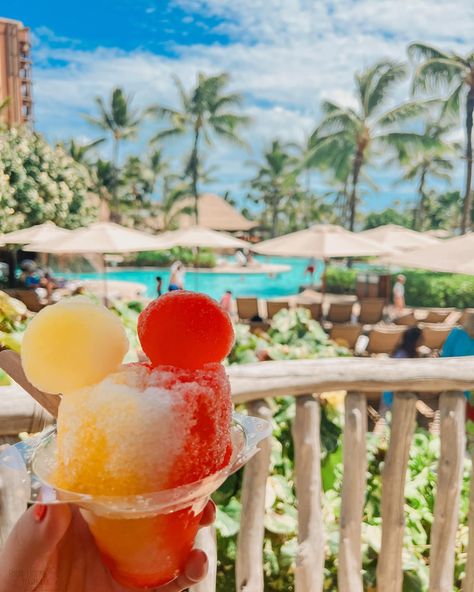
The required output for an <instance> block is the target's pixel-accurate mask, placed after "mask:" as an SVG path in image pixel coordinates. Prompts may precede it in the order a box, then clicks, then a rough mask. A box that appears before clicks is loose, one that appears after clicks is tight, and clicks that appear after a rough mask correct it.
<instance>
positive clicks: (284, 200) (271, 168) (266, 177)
mask: <svg viewBox="0 0 474 592" xmlns="http://www.w3.org/2000/svg"><path fill="white" fill-rule="evenodd" d="M291 147H292V145H290V144H282V143H281V142H280V140H273V142H272V144H271V146H270V148H267V149H266V150H265V151H264V154H263V162H262V163H253V165H254V166H257V167H258V171H257V174H256V176H255V177H254V178H253V179H252V180H251V181H250V187H251V188H252V189H253V190H255V191H256V192H257V193H256V194H255V193H253V194H250V195H249V198H250V199H251V200H252V201H254V202H255V203H258V204H262V203H263V204H264V205H265V206H266V207H265V209H264V210H263V211H262V222H263V224H264V225H265V223H266V219H265V218H266V216H267V215H268V216H269V218H270V220H269V227H270V234H271V236H272V237H274V236H276V234H277V231H278V221H279V217H280V215H281V214H282V213H283V212H284V211H285V208H286V207H287V205H288V203H289V201H290V200H291V199H292V198H293V196H294V195H295V194H296V193H298V192H300V191H301V187H300V186H299V184H298V175H299V174H300V168H299V161H298V158H297V156H296V155H293V154H291V152H290V149H291Z"/></svg>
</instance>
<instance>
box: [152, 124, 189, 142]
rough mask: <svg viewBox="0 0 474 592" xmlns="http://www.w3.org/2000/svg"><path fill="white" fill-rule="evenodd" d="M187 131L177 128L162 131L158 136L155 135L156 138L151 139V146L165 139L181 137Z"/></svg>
mask: <svg viewBox="0 0 474 592" xmlns="http://www.w3.org/2000/svg"><path fill="white" fill-rule="evenodd" d="M185 131H186V130H185V129H184V128H177V127H170V128H167V129H164V130H161V131H159V132H157V133H156V134H154V136H152V138H151V139H150V144H156V143H158V142H161V141H162V140H164V139H165V138H171V137H174V136H180V135H182V134H184V133H185Z"/></svg>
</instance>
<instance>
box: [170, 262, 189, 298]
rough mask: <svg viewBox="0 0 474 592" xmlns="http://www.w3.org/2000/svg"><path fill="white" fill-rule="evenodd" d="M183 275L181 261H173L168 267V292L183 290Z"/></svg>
mask: <svg viewBox="0 0 474 592" xmlns="http://www.w3.org/2000/svg"><path fill="white" fill-rule="evenodd" d="M185 273H186V272H185V270H184V265H183V264H182V263H181V261H175V262H174V263H173V265H172V266H171V267H170V281H169V285H168V291H169V292H173V291H174V290H184V276H185Z"/></svg>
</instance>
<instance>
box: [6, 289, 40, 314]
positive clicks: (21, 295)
mask: <svg viewBox="0 0 474 592" xmlns="http://www.w3.org/2000/svg"><path fill="white" fill-rule="evenodd" d="M4 291H5V292H6V293H7V294H8V295H9V296H11V297H12V298H16V299H17V300H21V302H23V304H24V305H25V306H26V308H27V309H28V310H29V311H31V312H39V311H40V310H42V309H43V308H44V307H45V306H47V304H48V301H47V299H46V298H41V296H39V295H38V293H37V292H36V290H24V289H15V288H14V289H7V290H4Z"/></svg>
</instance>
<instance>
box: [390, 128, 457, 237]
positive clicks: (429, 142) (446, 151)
mask: <svg viewBox="0 0 474 592" xmlns="http://www.w3.org/2000/svg"><path fill="white" fill-rule="evenodd" d="M451 131H452V123H451V122H450V121H447V120H446V118H445V119H444V120H438V121H432V120H429V119H428V120H426V121H425V122H424V129H423V131H422V132H421V134H420V138H421V142H420V143H419V144H416V145H415V146H413V145H412V144H410V143H408V144H402V143H400V145H399V150H398V161H399V162H400V164H401V165H402V168H403V169H404V174H403V176H402V181H417V192H418V200H417V204H416V206H415V208H414V214H413V228H414V229H415V230H421V229H422V228H423V222H424V217H425V210H426V204H427V200H428V195H429V193H428V190H427V183H428V181H429V179H430V178H433V179H439V180H445V181H449V180H450V179H451V173H452V172H453V170H454V164H453V157H454V155H455V153H456V152H457V150H458V149H459V146H458V145H457V144H455V143H450V142H449V141H448V140H447V139H446V136H447V135H448V134H449V133H450V132H451Z"/></svg>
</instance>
